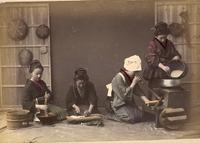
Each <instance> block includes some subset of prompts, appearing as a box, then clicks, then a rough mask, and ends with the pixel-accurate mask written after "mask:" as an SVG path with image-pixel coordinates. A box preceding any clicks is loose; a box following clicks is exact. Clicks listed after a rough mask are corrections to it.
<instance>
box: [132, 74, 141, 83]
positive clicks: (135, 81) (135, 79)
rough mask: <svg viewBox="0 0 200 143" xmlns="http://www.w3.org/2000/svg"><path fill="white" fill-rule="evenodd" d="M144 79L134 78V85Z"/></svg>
mask: <svg viewBox="0 0 200 143" xmlns="http://www.w3.org/2000/svg"><path fill="white" fill-rule="evenodd" d="M141 80H142V79H141V77H139V76H135V77H134V78H133V81H132V82H133V83H134V84H137V83H138V82H139V81H141Z"/></svg>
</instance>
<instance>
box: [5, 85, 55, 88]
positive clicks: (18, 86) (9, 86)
mask: <svg viewBox="0 0 200 143" xmlns="http://www.w3.org/2000/svg"><path fill="white" fill-rule="evenodd" d="M47 86H48V87H50V86H51V85H50V84H47ZM24 87H25V85H19V84H18V85H2V88H24Z"/></svg>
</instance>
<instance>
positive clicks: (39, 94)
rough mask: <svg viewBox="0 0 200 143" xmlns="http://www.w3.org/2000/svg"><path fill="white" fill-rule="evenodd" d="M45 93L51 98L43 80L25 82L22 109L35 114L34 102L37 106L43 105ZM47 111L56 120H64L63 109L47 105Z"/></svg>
mask: <svg viewBox="0 0 200 143" xmlns="http://www.w3.org/2000/svg"><path fill="white" fill-rule="evenodd" d="M45 93H47V94H50V95H51V96H50V97H51V98H52V93H51V91H50V90H49V89H48V87H47V85H46V83H45V82H44V81H43V80H40V81H38V82H33V81H31V80H27V82H26V85H25V91H24V97H23V102H22V106H23V109H26V110H29V111H30V112H31V113H32V114H35V113H36V111H37V109H36V107H35V100H36V98H37V99H38V102H39V104H44V95H45ZM50 100H51V99H50ZM48 110H49V112H52V113H54V114H56V115H57V119H58V120H63V119H65V116H66V114H65V111H64V109H62V108H60V107H58V106H55V105H52V104H48Z"/></svg>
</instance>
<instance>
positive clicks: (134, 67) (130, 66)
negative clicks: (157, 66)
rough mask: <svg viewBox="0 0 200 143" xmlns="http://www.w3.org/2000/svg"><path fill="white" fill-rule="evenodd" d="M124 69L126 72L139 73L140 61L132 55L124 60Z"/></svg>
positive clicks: (136, 56) (140, 68)
mask: <svg viewBox="0 0 200 143" xmlns="http://www.w3.org/2000/svg"><path fill="white" fill-rule="evenodd" d="M124 68H125V69H126V70H128V71H141V70H142V67H141V59H140V57H139V56H138V55H133V56H131V57H128V58H126V59H125V60H124Z"/></svg>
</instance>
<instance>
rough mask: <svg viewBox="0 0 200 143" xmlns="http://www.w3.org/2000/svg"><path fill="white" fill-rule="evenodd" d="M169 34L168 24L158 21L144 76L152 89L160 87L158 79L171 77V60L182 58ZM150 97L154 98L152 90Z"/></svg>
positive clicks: (149, 47) (150, 45)
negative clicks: (169, 38) (168, 37)
mask: <svg viewBox="0 0 200 143" xmlns="http://www.w3.org/2000/svg"><path fill="white" fill-rule="evenodd" d="M168 34H169V29H168V26H167V24H166V23H164V22H160V23H158V24H157V25H156V26H155V31H154V38H153V40H152V41H150V43H149V46H148V54H147V55H146V63H147V65H146V67H145V69H144V73H143V77H144V79H146V80H147V81H148V86H149V88H151V89H153V88H156V87H159V85H158V82H157V80H158V79H164V78H170V77H169V74H170V67H169V66H168V64H169V62H170V61H172V60H180V59H181V55H180V54H179V53H178V51H177V50H176V49H175V47H174V44H173V43H172V42H171V41H170V40H168V39H167V36H168ZM148 97H149V98H150V99H153V96H152V93H151V92H149V93H148Z"/></svg>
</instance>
